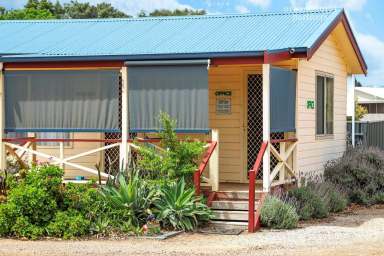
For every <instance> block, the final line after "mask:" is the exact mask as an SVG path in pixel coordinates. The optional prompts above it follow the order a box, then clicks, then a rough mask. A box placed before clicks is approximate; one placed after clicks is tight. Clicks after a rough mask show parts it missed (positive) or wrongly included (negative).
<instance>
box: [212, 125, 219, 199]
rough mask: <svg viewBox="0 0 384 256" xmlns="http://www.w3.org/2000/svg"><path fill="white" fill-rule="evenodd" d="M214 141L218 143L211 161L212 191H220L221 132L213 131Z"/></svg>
mask: <svg viewBox="0 0 384 256" xmlns="http://www.w3.org/2000/svg"><path fill="white" fill-rule="evenodd" d="M211 133H212V141H216V142H217V145H216V148H215V150H214V151H213V153H212V155H211V158H210V159H209V179H210V181H211V185H212V191H215V192H216V191H219V146H220V143H219V130H218V129H212V132H211Z"/></svg>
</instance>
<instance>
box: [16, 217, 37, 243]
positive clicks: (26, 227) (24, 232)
mask: <svg viewBox="0 0 384 256" xmlns="http://www.w3.org/2000/svg"><path fill="white" fill-rule="evenodd" d="M12 232H13V233H14V234H15V235H16V236H18V237H25V238H30V239H33V240H35V239H37V238H39V237H41V236H42V235H43V234H44V228H43V227H41V226H38V225H35V224H32V223H31V222H30V220H29V219H28V218H27V217H25V216H20V217H17V219H16V222H15V224H14V225H13V226H12Z"/></svg>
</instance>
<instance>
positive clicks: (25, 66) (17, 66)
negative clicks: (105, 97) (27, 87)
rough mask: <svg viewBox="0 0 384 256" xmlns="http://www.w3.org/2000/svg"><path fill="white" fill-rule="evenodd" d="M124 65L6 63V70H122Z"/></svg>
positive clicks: (103, 62) (119, 63) (115, 62)
mask: <svg viewBox="0 0 384 256" xmlns="http://www.w3.org/2000/svg"><path fill="white" fill-rule="evenodd" d="M123 65H124V62H123V61H65V62H61V61H58V62H48V61H47V62H10V63H4V69H28V68H30V69H39V68H41V69H44V68H57V69H60V68H63V69H66V68H121V67H122V66H123Z"/></svg>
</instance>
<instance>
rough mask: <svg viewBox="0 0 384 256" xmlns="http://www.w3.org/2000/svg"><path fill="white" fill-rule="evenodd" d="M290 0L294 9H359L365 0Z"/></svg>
mask: <svg viewBox="0 0 384 256" xmlns="http://www.w3.org/2000/svg"><path fill="white" fill-rule="evenodd" d="M290 2H291V6H292V7H293V8H295V9H302V8H304V9H316V8H333V7H344V8H345V9H348V10H351V11H360V10H362V9H363V7H364V5H365V4H366V2H367V0H290Z"/></svg>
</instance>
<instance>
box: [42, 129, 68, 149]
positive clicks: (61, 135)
mask: <svg viewBox="0 0 384 256" xmlns="http://www.w3.org/2000/svg"><path fill="white" fill-rule="evenodd" d="M36 137H37V138H38V139H70V138H71V133H68V132H39V133H36ZM37 145H38V146H43V147H58V146H59V145H60V144H59V142H56V141H46V142H38V143H37ZM70 145H71V143H70V142H69V141H66V142H64V146H66V147H69V146H70Z"/></svg>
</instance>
